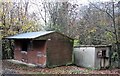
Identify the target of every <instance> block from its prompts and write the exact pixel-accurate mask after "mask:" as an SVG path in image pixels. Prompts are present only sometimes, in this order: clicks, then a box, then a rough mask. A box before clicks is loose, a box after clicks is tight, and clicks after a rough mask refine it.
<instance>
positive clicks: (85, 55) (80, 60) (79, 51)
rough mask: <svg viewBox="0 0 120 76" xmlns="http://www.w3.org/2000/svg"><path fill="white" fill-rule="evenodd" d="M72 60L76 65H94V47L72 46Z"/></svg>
mask: <svg viewBox="0 0 120 76" xmlns="http://www.w3.org/2000/svg"><path fill="white" fill-rule="evenodd" d="M74 60H75V64H76V65H77V66H82V67H87V68H89V67H92V68H94V67H95V65H94V64H95V47H79V48H74Z"/></svg>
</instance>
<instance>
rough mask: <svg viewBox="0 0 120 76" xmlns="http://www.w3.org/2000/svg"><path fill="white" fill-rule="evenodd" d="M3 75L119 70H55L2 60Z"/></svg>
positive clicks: (59, 68)
mask: <svg viewBox="0 0 120 76" xmlns="http://www.w3.org/2000/svg"><path fill="white" fill-rule="evenodd" d="M2 64H3V65H2V66H3V68H2V69H3V74H119V75H120V69H109V70H91V69H86V68H81V67H77V66H61V67H55V68H38V67H28V66H26V65H22V64H14V63H11V62H9V61H6V60H3V61H2Z"/></svg>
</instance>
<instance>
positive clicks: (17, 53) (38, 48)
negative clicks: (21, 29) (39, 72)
mask: <svg viewBox="0 0 120 76" xmlns="http://www.w3.org/2000/svg"><path fill="white" fill-rule="evenodd" d="M21 42H22V41H21V40H15V50H14V58H15V59H16V60H20V61H21V60H22V58H24V59H26V60H27V61H24V62H27V63H34V64H43V63H44V62H45V61H46V57H41V58H39V57H37V54H38V52H41V53H42V54H44V55H46V41H33V48H32V49H31V50H28V51H27V54H24V55H23V54H22V53H21Z"/></svg>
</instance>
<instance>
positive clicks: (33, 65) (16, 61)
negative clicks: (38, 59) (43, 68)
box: [7, 59, 37, 67]
mask: <svg viewBox="0 0 120 76" xmlns="http://www.w3.org/2000/svg"><path fill="white" fill-rule="evenodd" d="M7 61H9V62H12V63H15V64H24V65H27V66H29V67H37V65H35V64H32V63H25V62H22V61H18V60H14V59H11V60H7Z"/></svg>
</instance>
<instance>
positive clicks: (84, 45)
mask: <svg viewBox="0 0 120 76" xmlns="http://www.w3.org/2000/svg"><path fill="white" fill-rule="evenodd" d="M110 46H111V44H108V45H79V46H75V48H78V47H110Z"/></svg>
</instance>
